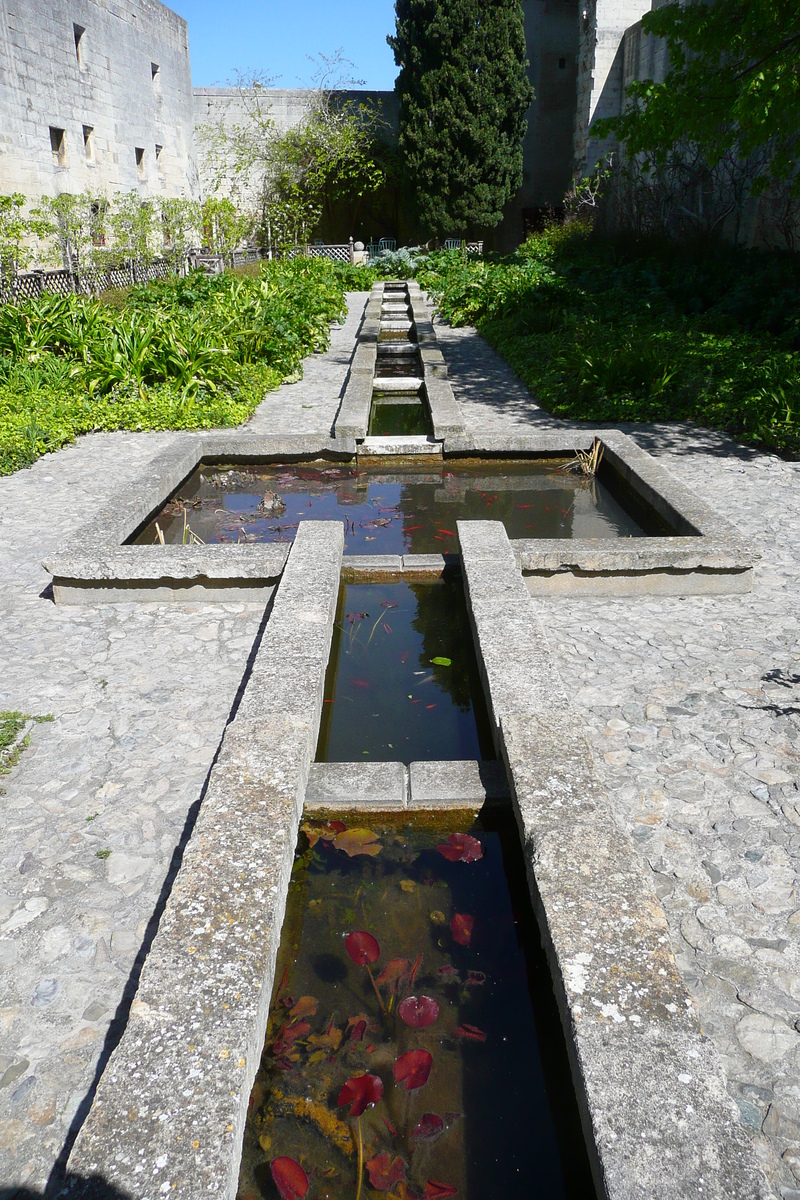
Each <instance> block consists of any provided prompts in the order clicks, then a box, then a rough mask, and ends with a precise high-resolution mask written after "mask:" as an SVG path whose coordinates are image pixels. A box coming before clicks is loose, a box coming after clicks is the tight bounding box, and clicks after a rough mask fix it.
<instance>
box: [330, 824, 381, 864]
mask: <svg viewBox="0 0 800 1200" xmlns="http://www.w3.org/2000/svg"><path fill="white" fill-rule="evenodd" d="M333 844H334V846H335V847H336V849H337V850H344V852H345V854H347V855H349V857H350V858H354V857H355V856H356V854H380V852H381V844H380V842H379V841H378V835H377V834H376V833H373V832H372V830H371V829H345V830H344V831H343V832H342V833H339V834H337V835H336V837H335V838H334V839H333Z"/></svg>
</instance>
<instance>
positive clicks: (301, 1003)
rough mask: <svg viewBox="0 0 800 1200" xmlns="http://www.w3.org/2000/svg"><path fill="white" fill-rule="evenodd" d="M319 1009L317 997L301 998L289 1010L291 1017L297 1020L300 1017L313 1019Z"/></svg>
mask: <svg viewBox="0 0 800 1200" xmlns="http://www.w3.org/2000/svg"><path fill="white" fill-rule="evenodd" d="M318 1008H319V1000H317V998H316V996H301V997H300V999H299V1000H298V1001H297V1003H296V1004H295V1005H294V1007H293V1008H291V1009H289V1016H290V1017H294V1018H295V1020H297V1019H298V1018H299V1017H313V1016H314V1014H315V1013H316V1011H317V1009H318Z"/></svg>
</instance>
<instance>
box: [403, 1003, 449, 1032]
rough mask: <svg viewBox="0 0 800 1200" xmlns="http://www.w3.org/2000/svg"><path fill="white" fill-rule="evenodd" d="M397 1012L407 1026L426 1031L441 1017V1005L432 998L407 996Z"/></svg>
mask: <svg viewBox="0 0 800 1200" xmlns="http://www.w3.org/2000/svg"><path fill="white" fill-rule="evenodd" d="M397 1011H398V1012H399V1014H400V1017H401V1018H402V1020H403V1021H405V1023H406V1025H412V1026H413V1027H414V1028H415V1029H424V1028H425V1027H426V1025H432V1024H433V1022H434V1021H435V1020H436V1018H437V1017H438V1016H439V1005H438V1004H437V1003H436V1001H435V1000H434V999H433V997H432V996H406V998H405V1000H404V1001H403V1003H402V1004H401V1005H400V1007H399V1008H398V1010H397Z"/></svg>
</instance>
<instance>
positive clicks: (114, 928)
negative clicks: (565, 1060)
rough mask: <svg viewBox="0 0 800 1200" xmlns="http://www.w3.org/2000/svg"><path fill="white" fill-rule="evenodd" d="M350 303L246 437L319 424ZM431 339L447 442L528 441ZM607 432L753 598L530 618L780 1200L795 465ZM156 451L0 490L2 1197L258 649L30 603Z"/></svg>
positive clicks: (551, 611) (504, 385)
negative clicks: (696, 519) (484, 436)
mask: <svg viewBox="0 0 800 1200" xmlns="http://www.w3.org/2000/svg"><path fill="white" fill-rule="evenodd" d="M363 299H364V297H362V296H360V295H359V296H357V297H353V298H352V301H353V303H352V304H351V314H350V317H349V319H348V325H347V326H346V327H345V328H343V329H342V330H340V331H337V332H336V333H335V334H334V339H333V344H332V348H331V351H330V353H329V355H327V356H318V357H317V356H315V357H314V358H313V359H311V360H310V361H309V363H308V364H307V367H306V375H305V379H304V381H303V382H302V383H300V384H296V385H290V386H287V387H284V388H282V389H280V390H279V391H278V392H276V393H274V394H273V395H271V396H270V397H268V399H267V401H266V402H265V404H264V405H262V406H261V408H260V409H259V411H258V412H257V413H256V415H255V416H254V417H253V418H252V420H251V422H250V424H249V428H251V429H253V430H258V431H260V432H270V431H272V430H274V431H276V432H280V431H284V430H287V429H294V430H297V431H322V432H325V431H328V430H329V428H330V423H331V422H332V420H333V417H334V415H335V412H336V407H337V405H338V397H339V393H340V391H341V386H342V384H343V381H344V378H345V375H346V370H347V359H348V357H349V354H350V350H351V348H352V339H353V337H354V333H355V329H356V327H357V323H358V321H359V320H360V315H361V311H362V310H363V303H362V301H363ZM438 331H439V335H440V338H441V341H442V348H443V350H444V353H445V356H446V357H447V359H448V362H449V364H450V378H451V380H452V382H453V384H454V388H455V391H456V395H457V398H458V399H459V400H460V401H461V403H462V409H463V412H464V415H465V419H466V421H467V422H468V424H470V425H472V427H473V428H476V429H481V430H482V431H483V430H487V429H500V428H508V427H510V426H513V427H516V428H519V427H520V426H523V425H528V426H530V425H531V424H538V425H545V424H554V422H552V421H550V419H549V418H548V417H547V416H546V414H543V413H542V412H541V411H540V410H539V409H538V408H537V407H536V405H535V402H534V401H533V400H532V398H531V397H530V395H529V393H527V391H526V390H525V389H524V388H523V387H522V386H521V385H520V384H519V382H518V381H516V380H515V379H514V377H513V375H512V374H511V372H510V371H508V368H506V367H505V366H504V364H502V363H501V362H500V360H498V359H497V358H496V356H495V355H493V354H492V352H491V351H490V350H489V348H488V347H487V346H486V345H485V343H484V342H483V341H482V340H481V339H480V338H478V337H477V336H476V335H475V334H474V331H471V330H449V329H447V328H446V327H445V326H441V325H439V326H438ZM304 405H309V406H310V407H307V408H306V407H304ZM628 432H631V433H632V434H633V436H635V437H636V439H637V441H639V442H640V444H642V445H643V446H645V448H646V449H649V450H650V451H651V452H652V453H654V454H656V455H658V456H659V457H662V458H663V459H664V461H665V462H666V463H667V464H668V465H669V466H670V468H671V469H672V470H673V471H675V473H676V474H677V475H678V476H679V477H680V478H682V479H683V480H684V482H685V483H686V484H688V485H689V486H690V487H693V488H695V489H696V490H697V491H699V492H701V493H702V494H703V495H704V497H705V498H706V499H707V500H708V501H709V502H710V503H711V504H713V505H715V506H716V507H717V508H718V509H719V510H720V511H722V512H724V513H725V514H726V515H727V516H728V517H729V519H731V520H732V521H733V522H734V523H735V524H736V525H737V527H738V528H739V530H740V532H742V533H743V534H745V535H747V536H748V537H751V538H753V539H754V541H755V542H756V544H757V546H758V548H759V549H760V551H761V553H762V556H763V559H762V562H761V564H760V566H759V567H758V568H757V571H756V578H755V585H754V589H753V592H752V593H751V594H750V595H748V596H732V597H718V598H709V597H704V598H697V597H688V598H686V599H683V600H682V599H664V598H648V597H642V598H640V599H636V600H603V601H590V600H567V599H564V598H561V599H559V600H553V601H548V600H537V601H534V603H536V605H537V607H538V609H539V611H540V613H541V615H542V618H543V621H544V624H545V627H546V629H547V632H548V637H549V640H550V644H551V648H552V651H553V653H554V655H555V657H556V661H557V663H558V665H559V668H560V670H561V672H562V674H563V677H564V680H565V683H566V685H567V687H568V689H569V690H570V692H571V694H572V697H573V700H574V703H575V706H576V708H577V709H578V711H579V712H580V714H581V715H582V717H583V719H584V721H585V723H586V726H587V730H588V733H589V737H590V741H591V744H592V747H593V751H594V754H595V757H596V760H597V764H598V768H599V770H600V773H601V775H602V777H603V779H604V781H605V783H606V785H607V787H608V788H609V791H610V794H611V796H612V797H613V800H614V802H615V805H616V810H617V814H618V819H619V821H620V823H621V824H622V825H623V826H624V827H625V828H626V829H628V830H629V831H630V832H631V833H632V835H633V837H634V840H635V842H636V844H637V846H638V847H639V849H640V852H641V854H642V855H643V858H644V859H645V861H646V862H647V863H649V864H650V867H651V868H652V871H653V879H654V883H655V886H656V889H657V891H658V893H659V895H660V896H661V898H662V901H663V903H664V906H665V909H666V911H667V916H668V919H669V922H670V928H671V933H672V942H673V948H674V952H675V955H676V958H677V960H678V963H679V965H680V968H681V970H682V972H683V974H684V977H685V979H686V981H687V984H688V986H689V988H690V990H691V992H692V994H693V995H694V997H695V999H696V1001H697V1003H698V1006H699V1009H700V1013H701V1017H702V1021H703V1025H704V1027H705V1028H706V1030H707V1032H708V1033H709V1034H710V1036H711V1037H712V1038H713V1039H714V1041H715V1043H716V1045H717V1047H718V1049H719V1052H720V1054H721V1055H722V1058H723V1061H724V1063H725V1066H726V1070H727V1072H728V1077H729V1080H730V1086H731V1091H732V1093H733V1095H734V1096H735V1098H736V1099H737V1101H738V1103H739V1107H740V1110H741V1113H742V1120H743V1122H744V1123H745V1125H746V1127H747V1128H748V1129H750V1130H751V1132H752V1134H753V1137H754V1139H755V1140H756V1144H757V1146H758V1149H759V1152H760V1154H761V1157H762V1161H763V1162H764V1164H765V1167H766V1169H767V1171H768V1174H769V1175H770V1177H771V1179H772V1180H773V1183H774V1186H775V1189H776V1195H782V1196H783V1197H784V1200H800V1082H798V1080H800V1069H799V1068H800V969H799V968H800V962H799V961H798V959H799V958H800V950H799V942H800V902H799V901H798V898H797V894H796V889H797V861H798V848H800V795H799V794H798V783H800V736H799V735H800V724H799V723H798V717H799V716H800V647H799V646H798V599H797V594H798V593H797V583H798V558H799V557H800V550H798V545H800V464H797V463H785V462H782V461H779V460H777V459H775V458H772V457H770V456H768V455H763V454H759V453H756V452H750V451H747V450H743V449H742V448H741V447H738V446H736V445H734V444H732V443H730V442H728V441H727V440H726V439H725V438H723V437H721V436H717V435H713V434H704V433H702V432H701V431H697V430H691V429H685V428H676V427H657V426H652V427H642V426H638V427H631V428H629V429H628ZM169 438H170V435H166V434H157V435H154V434H149V435H123V434H118V435H93V436H91V437H86V438H83V439H81V440H80V441H79V442H78V443H76V444H75V445H73V446H70V447H67V448H66V449H65V450H63V451H61V452H60V453H58V454H56V455H52V456H49V457H47V458H45V459H42V460H40V461H39V462H38V463H37V464H35V466H34V467H33V468H31V469H30V470H27V471H22V472H19V473H18V474H17V475H14V476H12V477H10V478H7V479H2V480H0V618H1V620H2V624H1V625H0V665H1V666H0V709H5V708H18V709H21V710H23V711H25V712H29V713H38V714H52V716H53V718H54V719H53V722H52V723H51V724H45V725H38V726H36V728H35V729H34V731H33V734H32V743H31V747H30V749H29V750H27V751H26V752H25V753H24V754H23V755H22V758H21V760H20V762H19V765H18V766H16V767H15V768H14V770H13V772H12V773H11V774H10V775H8V776H4V777H2V778H0V785H2V786H4V787H5V788H6V794H5V795H4V796H2V797H0V1188H2V1186H3V1185H6V1186H8V1185H12V1188H13V1185H14V1184H23V1183H27V1184H28V1185H29V1186H30V1187H32V1188H33V1187H35V1188H42V1187H43V1186H44V1184H45V1181H46V1180H47V1178H48V1175H49V1174H50V1171H51V1169H52V1167H53V1163H54V1162H55V1160H56V1158H57V1156H58V1155H59V1152H60V1151H61V1148H62V1146H63V1144H64V1139H65V1137H66V1135H67V1132H68V1129H69V1126H70V1122H71V1120H72V1118H73V1116H74V1114H75V1113H76V1112H78V1110H79V1109H80V1106H81V1105H82V1103H83V1102H84V1099H85V1096H86V1094H87V1090H88V1089H89V1087H90V1085H91V1082H92V1078H93V1075H94V1072H95V1068H96V1064H97V1061H98V1057H99V1055H100V1054H101V1051H102V1049H103V1044H104V1039H105V1038H106V1035H107V1032H108V1029H109V1023H110V1021H111V1019H112V1017H113V1015H114V1012H115V1010H116V1007H117V1005H118V1004H120V1001H121V1000H122V998H123V993H124V991H125V987H126V984H127V983H128V980H129V977H130V975H131V972H132V970H133V969H134V965H135V961H136V956H137V953H138V951H139V949H140V947H141V945H142V942H143V940H145V939H146V936H147V926H148V921H149V920H150V918H151V916H152V914H153V912H154V910H155V909H156V906H157V904H158V901H159V896H160V894H161V892H162V887H163V885H164V881H165V878H166V877H167V872H168V870H169V865H170V861H171V859H172V855H173V852H174V850H175V847H176V846H177V845H178V843H179V842H180V839H181V836H182V834H183V832H184V828H185V825H186V822H187V817H189V818H190V817H191V812H192V806H193V804H195V802H196V801H197V799H198V797H199V796H200V794H201V791H202V786H203V781H204V779H205V777H206V775H207V772H208V769H209V767H210V765H211V762H212V759H213V756H214V753H215V751H216V748H217V746H218V744H219V740H220V737H221V735H222V732H223V729H224V724H225V721H226V719H227V717H228V715H229V713H230V710H231V707H232V705H233V704H234V702H235V697H236V693H237V689H238V687H239V685H240V682H241V679H242V676H243V673H244V671H245V670H246V664H247V659H248V655H249V653H250V651H251V648H252V646H253V643H254V640H255V638H256V637H257V635H258V629H259V624H260V614H259V613H258V612H257V611H255V610H254V609H247V608H244V607H242V606H238V605H232V604H227V605H205V606H200V605H195V606H190V605H185V606H180V605H170V606H158V605H112V606H104V607H98V608H75V609H71V608H69V607H59V608H57V607H55V606H54V605H53V604H52V603H51V602H49V601H48V600H46V599H41V598H40V594H41V593H42V591H43V590H44V589H45V588H46V586H47V583H48V576H47V574H46V572H45V571H44V570H43V568H42V567H41V565H40V561H41V558H42V557H43V556H44V555H45V554H46V553H47V552H48V551H49V550H51V549H52V547H53V546H54V545H55V544H57V543H58V542H59V541H61V540H62V539H63V538H64V537H65V536H66V535H68V533H69V532H70V530H71V529H73V528H74V527H75V525H77V524H78V523H80V522H81V521H83V520H85V519H86V518H87V517H88V516H90V515H91V513H92V512H93V511H94V509H95V507H96V505H97V504H99V503H102V502H105V501H106V500H107V499H108V498H110V497H111V496H112V495H113V493H114V491H115V489H116V487H117V486H118V485H119V484H120V483H122V482H125V481H126V480H127V479H129V478H131V477H132V476H133V475H134V474H135V473H136V472H137V471H138V470H139V468H140V467H141V466H142V465H143V464H144V463H145V462H146V461H147V460H148V459H149V458H150V457H153V456H155V454H157V453H158V452H160V451H161V450H162V449H163V448H164V447H165V446H166V445H168V444H169ZM106 851H110V854H108V855H106V853H105V852H106ZM653 1086H654V1087H657V1086H658V1079H657V1078H655V1077H654V1080H653Z"/></svg>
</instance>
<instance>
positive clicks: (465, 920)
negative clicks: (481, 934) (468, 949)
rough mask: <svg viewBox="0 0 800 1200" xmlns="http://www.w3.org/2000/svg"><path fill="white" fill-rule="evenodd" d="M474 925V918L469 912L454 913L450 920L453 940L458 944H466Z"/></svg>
mask: <svg viewBox="0 0 800 1200" xmlns="http://www.w3.org/2000/svg"><path fill="white" fill-rule="evenodd" d="M474 925H475V918H474V917H471V916H470V915H469V913H456V915H455V916H454V917H453V919H452V921H451V922H450V932H451V933H452V935H453V941H454V942H458V944H459V946H468V945H469V944H470V942H471V940H472V930H473V927H474Z"/></svg>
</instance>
